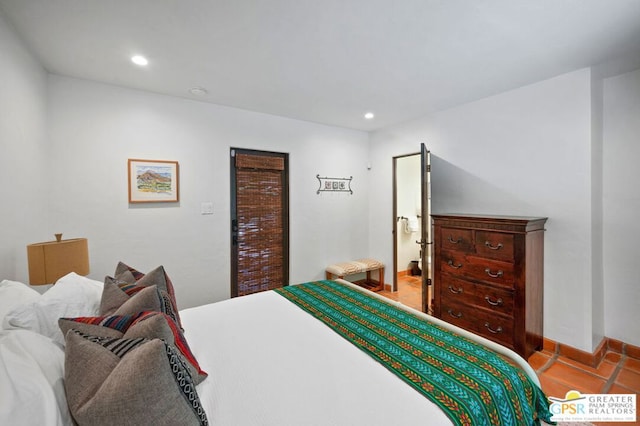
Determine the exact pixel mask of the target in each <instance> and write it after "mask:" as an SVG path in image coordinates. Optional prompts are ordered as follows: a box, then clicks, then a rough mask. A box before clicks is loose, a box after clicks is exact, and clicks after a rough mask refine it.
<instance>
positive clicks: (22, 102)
mask: <svg viewBox="0 0 640 426" xmlns="http://www.w3.org/2000/svg"><path fill="white" fill-rule="evenodd" d="M45 122H46V72H45V71H44V69H43V68H42V67H41V66H40V65H39V64H38V62H37V61H36V60H35V59H34V58H33V57H32V56H31V55H30V54H29V52H28V51H27V49H26V48H25V46H24V45H23V44H22V42H21V41H20V40H19V39H18V38H17V37H16V36H15V33H14V31H13V29H12V28H11V27H10V26H9V25H8V24H7V22H6V21H5V20H4V18H3V17H2V15H1V14H0V203H1V204H0V205H1V207H0V223H2V226H0V280H1V279H4V278H8V279H14V280H19V281H22V282H27V281H28V270H27V260H26V254H27V250H26V246H27V244H29V243H34V242H37V241H41V240H40V238H43V237H44V230H45V227H46V211H47V207H48V206H47V197H46V193H47V192H48V191H49V190H50V189H51V188H50V186H49V179H48V175H47V172H46V168H47V152H48V150H47V139H46V128H45Z"/></svg>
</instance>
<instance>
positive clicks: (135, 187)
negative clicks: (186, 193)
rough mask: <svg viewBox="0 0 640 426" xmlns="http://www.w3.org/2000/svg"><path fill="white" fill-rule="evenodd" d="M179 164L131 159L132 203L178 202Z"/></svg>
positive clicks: (130, 193) (130, 198) (130, 200)
mask: <svg viewBox="0 0 640 426" xmlns="http://www.w3.org/2000/svg"><path fill="white" fill-rule="evenodd" d="M178 200H179V196H178V162H177V161H164V160H138V159H129V202H130V203H163V202H164V203H167V202H168V203H172V202H173V203H175V202H178Z"/></svg>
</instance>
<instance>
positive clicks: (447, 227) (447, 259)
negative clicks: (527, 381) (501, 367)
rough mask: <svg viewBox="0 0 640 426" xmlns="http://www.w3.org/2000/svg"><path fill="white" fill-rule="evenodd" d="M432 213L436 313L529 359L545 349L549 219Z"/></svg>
mask: <svg viewBox="0 0 640 426" xmlns="http://www.w3.org/2000/svg"><path fill="white" fill-rule="evenodd" d="M432 217H433V224H434V247H435V259H434V301H433V302H434V304H433V310H434V315H435V316H436V317H438V318H441V319H443V320H445V321H447V322H450V323H452V324H455V325H457V326H459V327H462V328H464V329H467V330H469V331H472V332H474V333H476V334H479V335H481V336H484V337H486V338H488V339H490V340H493V341H495V342H497V343H500V344H502V345H504V346H506V347H508V348H510V349H513V350H514V351H515V352H517V353H518V354H520V355H521V356H523V357H524V358H525V359H527V358H529V356H530V355H531V354H532V353H533V352H534V351H535V350H537V349H541V348H542V311H543V263H544V262H543V253H544V224H545V222H546V220H547V218H533V217H514V216H493V217H488V216H478V215H464V214H455V215H454V214H447V215H432Z"/></svg>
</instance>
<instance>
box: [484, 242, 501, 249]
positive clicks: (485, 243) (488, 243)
mask: <svg viewBox="0 0 640 426" xmlns="http://www.w3.org/2000/svg"><path fill="white" fill-rule="evenodd" d="M484 245H485V246H487V247H489V248H490V249H491V250H500V249H501V248H502V243H498V245H497V246H492V245H491V242H490V241H485V242H484Z"/></svg>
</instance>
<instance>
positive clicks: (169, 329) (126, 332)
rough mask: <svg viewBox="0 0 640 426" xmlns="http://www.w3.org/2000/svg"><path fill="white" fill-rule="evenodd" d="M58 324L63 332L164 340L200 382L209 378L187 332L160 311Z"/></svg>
mask: <svg viewBox="0 0 640 426" xmlns="http://www.w3.org/2000/svg"><path fill="white" fill-rule="evenodd" d="M58 325H59V327H60V330H61V331H62V334H63V335H65V336H66V335H67V333H68V332H69V330H76V331H79V332H81V333H84V334H89V335H93V336H99V337H105V338H123V339H133V338H147V339H162V340H163V341H165V342H167V343H168V344H170V345H172V346H174V347H175V348H176V349H177V351H178V355H179V356H180V357H181V359H182V361H183V363H184V364H185V365H186V367H187V368H188V370H189V373H190V374H191V376H192V378H193V382H194V383H195V384H196V385H197V384H199V383H201V382H202V381H203V380H204V379H205V378H207V373H206V372H205V371H203V370H202V369H201V368H200V364H199V363H198V360H197V359H196V357H195V356H194V355H193V352H191V348H190V347H189V344H188V343H187V340H186V339H185V337H184V335H183V334H182V332H181V331H180V329H179V328H178V326H177V325H176V323H175V322H174V321H173V320H172V319H171V317H169V316H168V315H166V314H163V313H161V312H152V311H142V312H138V313H135V314H132V315H112V316H104V317H78V318H60V319H59V320H58Z"/></svg>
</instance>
